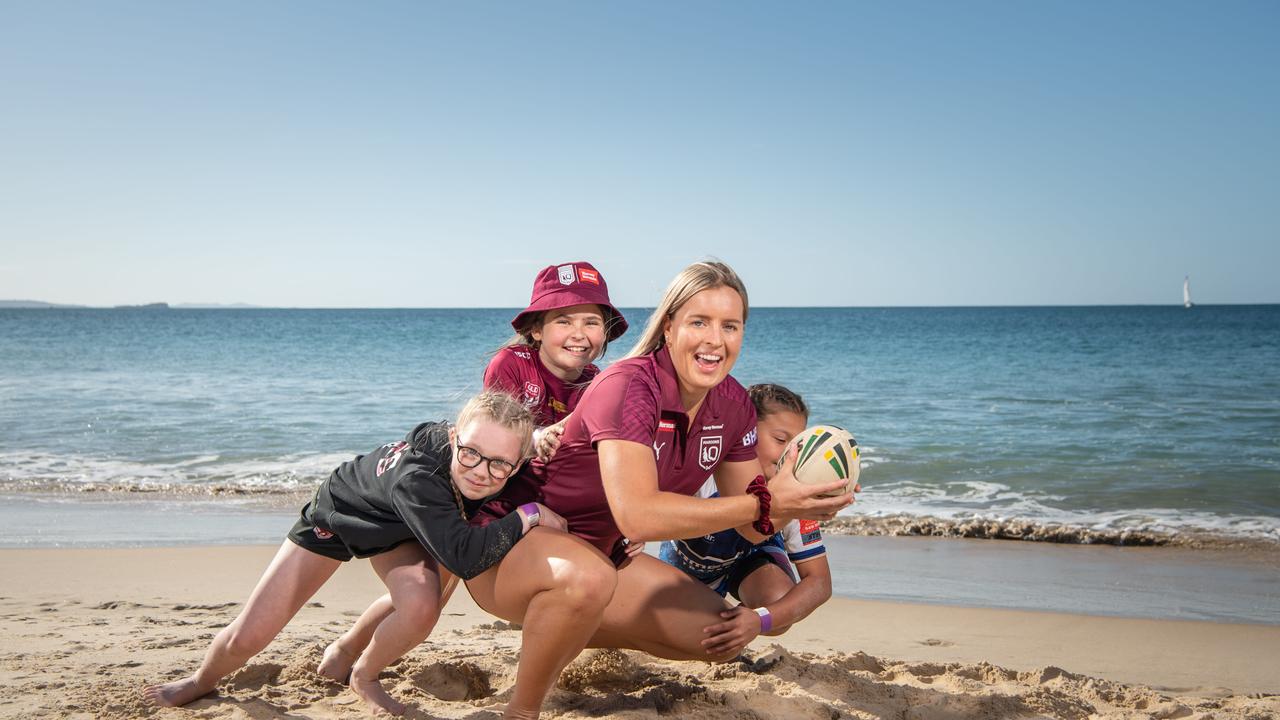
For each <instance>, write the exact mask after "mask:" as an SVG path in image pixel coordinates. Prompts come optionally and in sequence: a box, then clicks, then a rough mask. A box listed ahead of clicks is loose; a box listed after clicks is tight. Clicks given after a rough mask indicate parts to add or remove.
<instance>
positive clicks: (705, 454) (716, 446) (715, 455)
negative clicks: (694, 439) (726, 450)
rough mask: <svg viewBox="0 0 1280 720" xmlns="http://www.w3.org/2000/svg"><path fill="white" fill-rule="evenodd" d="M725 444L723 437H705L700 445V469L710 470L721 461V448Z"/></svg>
mask: <svg viewBox="0 0 1280 720" xmlns="http://www.w3.org/2000/svg"><path fill="white" fill-rule="evenodd" d="M723 444H724V441H723V440H722V438H721V436H719V435H710V436H703V437H702V438H701V439H700V441H699V443H698V467H700V468H702V469H703V470H710V469H711V468H713V467H715V466H716V462H717V461H718V460H720V447H721V446H722V445H723Z"/></svg>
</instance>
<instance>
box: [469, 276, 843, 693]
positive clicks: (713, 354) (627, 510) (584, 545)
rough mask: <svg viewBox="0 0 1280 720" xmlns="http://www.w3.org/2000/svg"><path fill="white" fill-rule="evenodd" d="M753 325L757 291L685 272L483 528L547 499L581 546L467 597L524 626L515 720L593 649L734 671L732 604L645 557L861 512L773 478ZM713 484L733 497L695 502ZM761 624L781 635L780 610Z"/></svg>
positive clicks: (489, 581)
mask: <svg viewBox="0 0 1280 720" xmlns="http://www.w3.org/2000/svg"><path fill="white" fill-rule="evenodd" d="M746 319H747V292H746V288H745V287H744V286H743V284H742V281H741V280H740V279H739V278H738V276H737V274H736V273H734V271H733V270H732V269H731V268H729V267H728V266H727V265H725V264H723V263H719V262H700V263H695V264H693V265H691V266H689V267H688V268H685V270H684V271H683V272H681V273H680V274H679V275H677V276H676V278H675V279H674V280H672V282H671V284H670V285H669V286H668V288H667V292H666V294H665V296H664V297H663V298H662V301H661V302H660V303H659V304H658V307H657V309H655V310H654V313H653V315H652V316H651V318H650V320H649V324H648V327H647V328H646V329H645V332H644V335H643V337H641V338H640V340H639V342H637V344H636V346H635V347H634V348H633V349H632V350H631V352H630V353H629V354H628V356H627V357H626V358H624V359H622V360H619V361H618V362H616V363H614V364H613V365H611V366H610V367H609V368H608V369H606V370H605V371H604V372H602V373H601V374H600V375H599V376H598V377H596V378H595V380H594V381H593V382H592V383H591V386H590V387H588V388H587V389H586V391H585V392H584V393H583V396H582V399H581V401H580V402H579V403H578V406H577V408H576V409H575V410H574V412H573V414H572V415H571V416H570V417H569V419H568V421H567V422H566V424H565V427H564V435H563V438H562V442H561V445H560V448H559V449H558V450H557V451H556V453H555V455H554V457H552V458H551V459H550V460H547V461H545V462H541V461H539V462H533V463H531V464H530V465H529V467H528V468H526V469H525V470H524V471H522V472H520V473H519V474H518V475H517V476H516V479H515V480H513V481H512V483H511V486H510V488H509V489H508V491H507V493H504V495H503V496H502V497H500V498H498V499H496V500H495V501H493V502H490V503H488V504H487V505H486V506H485V508H484V509H483V510H482V511H481V513H480V516H479V517H478V518H477V519H478V520H479V521H480V522H484V521H492V522H501V521H502V520H505V519H506V518H509V517H510V514H509V513H510V512H513V511H514V510H515V507H516V506H517V505H519V503H520V502H522V501H523V500H524V499H529V500H532V499H538V500H541V501H543V502H545V503H546V504H547V505H548V506H550V507H552V508H554V509H555V510H556V511H557V512H559V513H560V514H561V515H562V516H563V517H564V518H565V520H566V521H567V522H568V525H569V531H570V533H572V534H568V533H553V532H537V533H533V534H532V535H530V537H529V538H528V539H526V540H525V541H524V542H521V543H520V544H519V545H517V546H516V547H515V548H513V549H512V551H511V553H510V554H508V555H507V556H506V557H505V558H504V559H503V560H501V561H499V562H498V563H497V564H496V565H494V566H493V567H490V568H489V569H488V570H486V571H484V572H483V573H481V574H480V575H478V576H476V577H475V578H473V579H471V580H468V581H467V589H468V590H469V591H470V593H471V596H472V598H474V599H475V601H476V603H477V604H478V605H480V606H481V607H482V608H484V609H485V610H486V611H488V612H489V613H490V614H493V615H497V616H498V617H501V618H504V619H506V620H510V621H513V622H518V623H521V624H522V626H523V631H522V632H523V633H524V635H523V643H522V646H521V650H520V669H519V672H518V675H517V679H516V686H515V689H514V691H513V693H512V696H511V700H510V703H509V704H508V705H507V708H506V716H507V717H512V718H534V717H537V716H538V713H539V710H540V709H541V706H542V701H543V698H544V697H545V696H546V693H547V692H548V691H549V690H550V688H551V686H552V684H553V683H554V682H555V680H556V678H557V677H559V674H560V671H561V670H562V669H563V668H564V667H565V665H567V664H568V663H569V661H571V660H573V658H574V657H576V656H577V655H578V653H579V652H580V651H581V650H582V649H583V648H584V647H588V646H590V647H615V648H632V649H637V650H643V651H645V652H648V653H651V654H653V655H657V656H659V657H664V658H671V659H677V660H696V659H701V660H708V661H719V662H724V661H729V660H732V659H733V658H734V657H736V656H737V655H738V653H739V652H740V651H741V649H742V645H744V644H745V642H729V643H726V642H725V638H724V637H723V636H724V630H723V628H722V627H719V626H723V624H724V623H725V620H726V618H724V617H722V616H721V613H723V612H726V611H727V610H728V606H727V605H726V604H725V601H724V599H723V598H721V597H720V596H719V595H717V594H716V593H715V592H714V591H712V590H711V589H710V588H708V587H707V586H706V585H704V584H702V583H701V582H699V581H698V580H696V579H694V578H692V577H690V576H689V575H687V574H685V573H684V572H681V571H680V570H678V569H677V568H674V567H672V566H670V565H668V564H666V563H664V562H662V561H661V560H659V559H657V558H655V557H651V556H649V555H644V554H633V553H632V552H631V549H632V548H634V547H635V546H637V545H638V544H639V543H638V542H637V541H644V540H667V539H672V538H687V537H696V536H698V535H706V534H710V533H715V532H718V531H720V530H724V529H726V528H736V529H737V531H738V532H739V533H741V534H742V535H743V536H744V537H745V538H747V539H748V540H750V541H751V542H760V541H762V540H764V539H765V538H767V537H769V536H771V535H773V534H774V532H775V524H776V525H777V526H779V527H781V526H782V525H783V524H784V523H786V522H787V521H789V520H791V519H794V518H811V519H816V520H822V519H828V518H830V517H832V516H834V514H835V513H836V512H837V511H838V510H840V509H841V508H843V507H845V506H847V505H848V504H849V503H850V502H852V500H853V498H852V495H851V494H845V495H841V496H837V497H834V498H823V497H820V495H821V494H822V493H826V492H830V491H833V490H835V489H837V488H838V487H840V486H841V483H840V482H835V483H828V484H825V485H801V484H800V483H798V482H796V480H795V476H794V474H793V470H792V468H793V467H794V465H795V456H794V452H793V453H791V454H790V455H789V459H788V461H787V462H786V463H785V464H784V467H783V468H782V469H780V470H779V471H778V472H777V473H776V474H774V476H773V478H772V479H771V480H769V481H766V480H765V479H764V477H763V476H762V475H761V473H760V465H759V462H758V461H757V459H756V440H757V430H756V413H755V408H754V407H753V405H752V402H751V399H750V398H749V397H748V396H747V392H746V390H744V389H743V387H742V386H741V385H740V384H738V382H737V381H736V380H734V379H733V378H732V377H731V376H730V375H729V370H730V369H731V368H732V367H733V364H734V362H735V361H736V360H737V358H738V354H739V353H740V351H741V349H742V339H743V329H744V326H745V324H746ZM708 474H710V475H712V476H714V477H715V480H716V484H717V486H718V487H719V489H720V495H721V497H718V498H697V497H693V495H694V494H695V493H696V492H697V490H698V488H699V487H700V486H701V485H702V484H703V481H704V480H706V478H707V476H708ZM553 559H554V561H552V560H553ZM751 614H752V615H753V616H755V617H756V618H757V620H758V622H759V625H760V628H761V629H762V630H764V631H768V630H769V623H770V618H769V616H768V611H767V610H766V611H764V612H758V611H751ZM718 628H719V629H718Z"/></svg>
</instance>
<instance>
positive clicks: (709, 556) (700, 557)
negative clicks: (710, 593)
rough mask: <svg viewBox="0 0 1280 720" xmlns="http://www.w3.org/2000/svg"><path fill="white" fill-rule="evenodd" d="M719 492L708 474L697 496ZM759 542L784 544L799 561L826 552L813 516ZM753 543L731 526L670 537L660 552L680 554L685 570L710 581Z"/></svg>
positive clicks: (789, 556) (666, 555) (788, 553)
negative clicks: (685, 537) (699, 533)
mask: <svg viewBox="0 0 1280 720" xmlns="http://www.w3.org/2000/svg"><path fill="white" fill-rule="evenodd" d="M719 496H720V493H719V488H717V487H716V481H715V478H708V479H707V481H706V482H705V483H703V484H702V487H701V488H699V489H698V492H697V497H702V498H713V497H719ZM760 545H769V546H772V547H777V546H781V547H782V548H784V549H785V551H786V556H787V559H788V560H790V561H791V562H792V563H797V564H798V563H802V562H805V561H806V560H812V559H814V558H816V557H820V556H822V555H825V554H826V552H827V548H826V546H825V545H823V544H822V530H821V528H820V527H819V525H818V523H817V522H816V521H814V520H792V521H791V522H788V523H787V524H786V525H785V526H783V528H782V531H781V532H780V533H778V534H777V535H774V536H773V537H772V538H769V539H768V540H765V541H763V542H761V543H760ZM754 547H756V546H755V545H753V544H752V543H751V542H750V541H749V540H747V539H746V538H744V537H742V536H741V535H739V534H738V531H737V530H734V529H732V528H730V529H728V530H721V531H720V532H717V533H712V534H710V535H703V536H701V537H696V538H689V539H687V540H668V541H666V542H664V543H663V544H662V548H661V549H660V551H659V556H660V557H662V558H663V559H664V560H667V559H668V558H678V559H679V562H678V566H679V567H680V568H681V569H682V570H684V571H685V572H687V573H689V574H690V575H693V576H694V577H697V578H699V579H701V580H703V581H709V580H712V579H714V578H717V577H720V576H723V575H725V574H727V573H728V572H729V571H730V569H732V567H733V565H734V563H736V562H738V561H739V560H741V559H742V558H744V557H745V556H746V555H747V554H748V553H749V552H750V551H751V550H752V548H754ZM770 549H772V548H770ZM673 564H676V563H673Z"/></svg>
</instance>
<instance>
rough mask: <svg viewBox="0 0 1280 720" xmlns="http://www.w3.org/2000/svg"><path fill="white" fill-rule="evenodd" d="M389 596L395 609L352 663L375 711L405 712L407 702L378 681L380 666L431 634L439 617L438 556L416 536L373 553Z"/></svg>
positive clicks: (355, 680) (354, 680) (354, 682)
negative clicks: (414, 540)
mask: <svg viewBox="0 0 1280 720" xmlns="http://www.w3.org/2000/svg"><path fill="white" fill-rule="evenodd" d="M370 561H371V562H372V564H373V569H374V572H376V573H378V577H380V578H382V582H383V584H385V585H386V586H387V590H389V591H390V592H389V593H388V594H389V595H390V596H391V605H392V608H393V609H392V611H391V612H389V613H387V614H386V615H385V617H383V619H382V622H380V623H378V625H377V627H376V628H375V629H374V631H373V637H372V638H371V639H370V641H369V644H368V647H366V648H365V649H364V652H362V653H361V654H360V656H359V658H358V659H357V660H356V661H355V663H354V664H353V665H352V666H351V689H352V690H353V691H354V692H355V693H356V694H357V695H359V696H360V697H361V698H362V699H364V701H365V702H366V703H368V704H369V705H370V706H371V708H372V709H373V710H374V712H375V713H379V712H386V713H390V714H392V715H401V714H403V713H404V710H405V707H404V705H403V704H401V703H400V702H397V701H396V700H395V699H393V698H392V697H391V696H390V695H388V694H387V691H386V690H385V689H383V687H382V683H381V682H379V681H378V674H379V673H381V672H382V669H383V668H385V667H386V666H387V665H390V664H391V663H392V662H394V661H396V660H397V659H399V658H400V657H401V656H402V655H404V654H405V653H407V652H409V651H410V650H412V649H413V648H415V647H417V646H418V644H419V643H421V642H422V641H423V640H426V639H427V635H430V634H431V629H432V628H434V627H435V625H436V621H437V620H439V619H440V606H441V598H440V588H441V582H440V571H439V569H438V565H437V564H436V561H435V559H434V558H432V557H431V555H429V554H428V553H427V551H426V549H425V548H423V547H422V546H421V545H419V544H418V543H416V542H406V543H402V544H401V545H399V546H397V547H396V548H394V549H393V550H390V551H388V552H385V553H382V554H381V555H375V556H373V557H372V558H370Z"/></svg>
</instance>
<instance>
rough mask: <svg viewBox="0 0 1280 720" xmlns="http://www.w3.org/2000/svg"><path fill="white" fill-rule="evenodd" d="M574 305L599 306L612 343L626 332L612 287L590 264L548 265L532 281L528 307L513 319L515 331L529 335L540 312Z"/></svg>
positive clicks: (625, 324) (625, 322) (625, 325)
mask: <svg viewBox="0 0 1280 720" xmlns="http://www.w3.org/2000/svg"><path fill="white" fill-rule="evenodd" d="M574 305H599V306H600V308H601V309H602V310H603V311H604V314H605V318H604V321H605V327H606V328H607V332H606V334H607V336H608V339H609V340H610V341H612V340H616V339H617V338H618V337H619V336H621V335H622V334H623V333H624V332H626V331H627V320H626V318H624V317H622V313H620V312H618V308H616V307H614V306H613V303H611V302H610V301H609V284H608V283H606V282H605V279H604V275H602V274H601V273H600V271H599V270H597V269H595V267H594V266H593V265H592V264H591V263H589V262H572V263H564V264H563V265H548V266H547V267H545V268H543V269H542V270H541V271H540V272H539V273H538V276H537V277H536V278H534V281H533V292H532V293H531V297H530V298H529V307H527V308H525V309H524V310H521V311H520V312H519V313H518V314H517V315H516V316H515V317H514V318H512V320H511V327H513V328H515V329H516V332H521V333H523V332H527V331H528V329H529V322H530V321H531V320H532V319H533V317H534V316H536V315H537V314H538V313H541V312H546V311H548V310H557V309H559V308H567V307H572V306H574Z"/></svg>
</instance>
